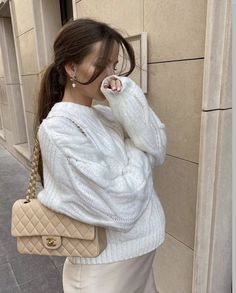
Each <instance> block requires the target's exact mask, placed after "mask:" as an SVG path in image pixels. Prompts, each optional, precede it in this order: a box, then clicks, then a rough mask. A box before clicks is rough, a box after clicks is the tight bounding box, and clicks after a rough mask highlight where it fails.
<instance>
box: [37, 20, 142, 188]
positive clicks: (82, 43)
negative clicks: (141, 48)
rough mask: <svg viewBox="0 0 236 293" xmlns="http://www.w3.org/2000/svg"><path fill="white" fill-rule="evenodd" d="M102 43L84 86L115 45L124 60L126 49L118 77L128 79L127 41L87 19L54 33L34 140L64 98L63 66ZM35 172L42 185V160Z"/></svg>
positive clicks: (130, 50)
mask: <svg viewBox="0 0 236 293" xmlns="http://www.w3.org/2000/svg"><path fill="white" fill-rule="evenodd" d="M98 41H103V42H102V47H101V50H100V54H101V62H100V63H99V64H97V66H96V69H95V71H94V73H93V75H92V77H91V78H90V80H88V81H87V82H85V83H81V82H80V83H81V84H84V85H87V84H90V83H91V82H93V81H94V80H95V79H96V78H97V77H98V76H99V75H100V74H101V73H102V72H103V70H104V69H105V68H106V66H107V64H108V60H109V58H110V55H111V53H112V48H113V45H114V43H115V42H117V43H118V44H119V45H120V46H121V48H122V51H123V58H124V57H127V54H126V53H125V51H124V48H125V49H126V51H127V53H128V57H129V61H130V68H129V70H128V72H124V73H121V72H122V70H123V65H124V59H123V63H122V68H121V72H120V73H119V74H118V75H121V76H128V75H130V74H131V73H132V71H133V70H134V68H135V66H136V65H135V54H134V50H133V48H132V46H131V45H130V44H129V43H128V41H127V40H126V39H125V38H124V37H123V36H122V35H121V34H120V33H119V32H118V31H117V30H115V29H113V28H111V27H110V26H109V25H108V24H106V23H104V22H99V21H96V20H93V19H90V18H80V19H76V20H71V21H69V22H68V23H66V24H65V25H64V26H63V27H62V28H61V29H60V30H59V32H58V34H57V37H56V39H55V41H54V44H53V49H54V62H53V63H52V64H50V65H49V66H48V67H47V68H46V70H45V71H44V74H43V77H42V80H41V82H40V87H39V92H38V108H37V113H36V118H35V124H34V135H35V138H36V135H37V130H38V127H39V125H40V124H41V122H42V121H43V119H45V118H46V117H47V115H48V113H49V112H50V110H51V108H52V107H53V105H54V104H55V103H57V102H60V101H61V100H62V98H63V95H64V90H65V86H66V83H67V78H68V77H67V73H66V71H65V68H64V65H65V64H66V63H68V62H75V63H77V64H80V63H82V61H83V59H84V57H86V56H87V55H88V54H90V53H91V52H92V49H93V45H94V43H96V42H98ZM38 172H39V175H40V178H41V182H42V185H43V166H42V158H41V156H40V159H39V167H38Z"/></svg>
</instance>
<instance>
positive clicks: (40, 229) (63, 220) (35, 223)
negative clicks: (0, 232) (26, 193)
mask: <svg viewBox="0 0 236 293" xmlns="http://www.w3.org/2000/svg"><path fill="white" fill-rule="evenodd" d="M24 202H25V199H19V200H17V201H15V203H14V204H13V206H12V217H11V234H12V236H15V237H17V236H37V235H55V236H64V237H70V238H78V239H85V240H94V238H95V233H96V229H97V227H96V226H93V225H89V224H86V223H82V222H80V221H77V220H75V219H73V218H71V217H68V216H66V215H63V214H60V213H58V212H55V211H52V210H51V209H49V208H47V207H46V206H44V205H43V204H41V203H40V202H39V200H38V199H37V198H36V199H31V200H30V202H29V203H24Z"/></svg>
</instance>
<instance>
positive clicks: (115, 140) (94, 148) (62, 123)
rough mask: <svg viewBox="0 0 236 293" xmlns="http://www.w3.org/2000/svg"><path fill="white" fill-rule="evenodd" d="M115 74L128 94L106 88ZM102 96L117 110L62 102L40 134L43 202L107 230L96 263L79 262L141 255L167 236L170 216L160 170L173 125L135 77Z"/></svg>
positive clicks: (79, 259) (79, 260)
mask: <svg viewBox="0 0 236 293" xmlns="http://www.w3.org/2000/svg"><path fill="white" fill-rule="evenodd" d="M112 77H116V78H118V79H120V81H121V82H122V85H123V86H122V90H121V91H120V92H114V91H112V90H111V89H109V88H104V87H103V84H104V82H106V81H107V80H109V79H110V78H112ZM101 91H102V92H103V94H104V95H105V96H106V98H107V100H108V102H109V105H110V107H108V106H105V105H93V106H92V107H87V106H84V105H80V104H77V103H72V102H58V103H56V104H55V105H54V106H53V108H52V109H51V111H50V112H49V114H48V116H47V118H46V119H44V120H43V122H42V123H41V125H40V127H39V131H38V139H39V143H40V147H41V153H42V158H43V171H44V188H43V189H42V190H41V191H40V192H39V194H38V199H39V200H40V201H41V203H42V204H44V205H46V206H47V207H49V208H51V209H54V210H55V211H57V212H61V213H63V214H66V215H68V216H70V217H72V218H74V219H78V220H80V221H83V222H85V223H89V224H94V225H98V226H102V227H105V228H106V233H107V247H106V249H105V250H104V251H103V252H102V253H101V254H100V255H99V256H98V257H96V258H82V257H69V259H70V261H71V262H72V263H76V264H77V263H82V264H102V263H111V262H115V261H120V260H125V259H129V258H133V257H136V256H140V255H143V254H145V253H148V252H150V251H151V250H154V249H155V248H157V247H158V246H159V245H161V244H162V243H163V242H164V239H165V214H164V211H163V208H162V205H161V203H160V200H159V198H158V195H157V194H156V192H155V190H154V188H153V178H152V168H153V167H154V166H160V165H162V164H163V162H164V160H165V155H166V141H167V139H166V133H165V125H164V124H163V123H162V122H161V121H160V119H159V118H158V117H157V115H156V114H155V113H154V111H153V110H152V109H151V108H150V106H149V105H148V103H147V100H146V97H145V95H144V94H143V92H142V90H141V88H140V87H139V86H138V85H137V84H136V83H135V82H134V81H133V80H131V79H130V78H128V77H122V76H116V75H111V76H108V77H107V78H105V79H104V80H103V82H102V85H101ZM77 126H79V127H77ZM83 132H84V133H83ZM125 132H126V136H125Z"/></svg>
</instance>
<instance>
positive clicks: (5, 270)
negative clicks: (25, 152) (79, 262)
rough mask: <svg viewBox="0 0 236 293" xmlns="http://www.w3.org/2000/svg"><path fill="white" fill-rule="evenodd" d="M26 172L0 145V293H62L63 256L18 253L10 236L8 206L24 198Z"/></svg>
mask: <svg viewBox="0 0 236 293" xmlns="http://www.w3.org/2000/svg"><path fill="white" fill-rule="evenodd" d="M29 175H30V174H29V171H28V170H27V169H26V168H25V167H24V166H23V165H22V164H21V163H20V162H18V161H17V160H16V159H15V158H14V157H13V156H12V155H11V154H10V153H9V152H8V151H7V150H5V149H4V148H3V147H2V146H0V293H63V288H62V270H63V264H64V261H65V257H61V256H44V255H29V254H20V253H19V252H18V251H17V249H16V239H15V237H13V236H11V208H12V205H13V203H14V202H15V201H16V200H17V199H19V198H25V192H26V190H27V185H28V179H29Z"/></svg>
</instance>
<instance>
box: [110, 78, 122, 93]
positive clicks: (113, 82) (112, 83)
mask: <svg viewBox="0 0 236 293" xmlns="http://www.w3.org/2000/svg"><path fill="white" fill-rule="evenodd" d="M110 87H111V89H112V90H113V91H116V90H117V91H120V90H121V87H122V84H121V81H120V80H119V79H116V80H115V79H112V80H111V81H110Z"/></svg>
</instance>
